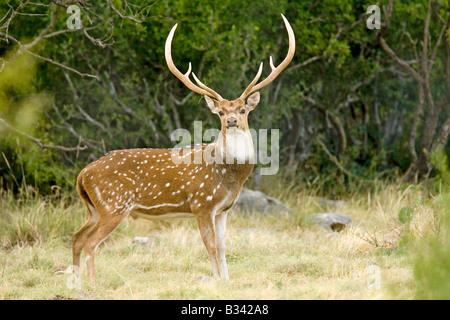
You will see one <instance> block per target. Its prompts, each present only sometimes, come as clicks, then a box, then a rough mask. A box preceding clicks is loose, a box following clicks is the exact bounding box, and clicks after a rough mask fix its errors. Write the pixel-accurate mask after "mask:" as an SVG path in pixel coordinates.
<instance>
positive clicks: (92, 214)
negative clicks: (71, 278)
mask: <svg viewBox="0 0 450 320" xmlns="http://www.w3.org/2000/svg"><path fill="white" fill-rule="evenodd" d="M86 207H87V210H88V212H89V218H88V220H87V221H86V223H85V224H84V225H83V226H82V227H81V228H80V230H78V232H77V233H75V234H74V235H73V237H72V259H73V265H74V266H77V267H80V255H81V251H82V250H83V247H84V245H85V243H86V241H87V237H86V235H87V233H89V230H90V229H91V228H92V227H93V226H94V225H95V223H96V222H97V219H98V215H97V211H96V210H95V209H94V207H92V206H90V205H88V204H86Z"/></svg>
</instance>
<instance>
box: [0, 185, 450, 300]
mask: <svg viewBox="0 0 450 320" xmlns="http://www.w3.org/2000/svg"><path fill="white" fill-rule="evenodd" d="M271 190H272V192H271V195H272V196H276V197H279V198H280V199H281V200H283V201H285V202H286V203H288V204H289V205H290V207H291V208H294V209H295V211H296V213H292V214H290V215H276V214H273V215H267V216H264V215H261V214H258V213H256V212H255V213H250V214H246V215H242V214H239V213H237V212H234V213H232V214H231V215H230V216H229V218H228V224H227V259H228V267H229V273H230V281H228V282H225V281H214V280H208V278H207V277H210V276H211V266H210V263H209V260H208V258H207V253H206V249H205V248H204V246H203V243H202V241H201V238H200V235H199V232H198V230H197V229H198V228H197V225H196V222H195V220H194V219H176V220H175V219H174V220H166V221H146V220H142V219H137V220H133V219H131V218H130V219H128V220H126V222H125V223H123V224H122V225H121V226H120V227H119V228H118V229H117V230H116V231H115V232H114V233H113V234H112V235H111V236H110V237H109V238H108V239H107V240H106V241H105V242H104V243H103V244H102V245H101V246H100V247H99V248H98V250H97V254H96V269H97V276H98V281H97V283H90V282H89V281H87V279H86V271H85V268H84V265H82V279H81V280H82V281H81V289H80V290H78V289H73V288H72V286H70V280H71V278H70V274H67V273H64V272H62V271H64V270H66V269H67V268H68V267H69V266H70V265H71V246H70V237H71V236H72V234H73V233H74V232H76V230H77V229H78V228H79V227H80V226H81V225H82V224H83V222H84V220H85V218H86V213H85V208H84V206H82V205H81V204H80V202H79V201H78V200H75V199H76V198H72V197H71V196H66V197H61V196H60V195H54V196H52V197H50V198H43V197H41V196H39V195H38V194H36V193H35V192H34V191H32V190H31V191H30V190H25V191H23V193H22V195H20V196H18V197H15V196H13V195H12V194H11V193H8V192H4V191H3V192H2V194H1V196H0V201H1V209H2V211H1V213H0V298H1V299H52V298H63V299H414V298H418V299H422V298H425V299H426V298H438V299H440V298H444V299H448V298H449V291H448V290H447V289H448V287H445V283H447V282H448V281H447V282H446V281H445V279H446V277H447V275H448V271H449V266H448V261H450V259H449V255H450V252H449V251H448V248H449V246H448V245H449V244H450V242H449V241H448V240H449V239H448V235H447V230H448V228H447V226H448V225H447V224H446V223H447V222H446V218H445V213H446V212H450V201H449V193H441V194H439V195H436V196H434V197H431V196H430V195H429V194H427V193H425V192H424V190H423V189H421V188H420V187H407V188H405V187H403V186H399V185H383V186H379V187H378V188H376V190H375V191H371V192H368V193H366V194H361V193H354V194H350V195H349V196H348V198H347V199H344V200H346V204H345V206H344V207H341V208H339V212H340V213H344V214H349V215H351V216H353V217H354V220H355V223H354V225H353V226H352V227H351V228H347V229H345V230H344V231H343V232H341V233H330V232H328V231H326V230H323V229H321V228H319V227H316V226H314V225H310V224H306V223H304V222H303V221H304V220H303V217H304V216H305V215H306V214H309V213H313V212H320V211H322V212H324V211H325V210H326V208H322V207H321V206H320V204H319V203H318V202H317V200H316V198H315V197H314V196H315V194H312V193H311V192H306V191H302V190H294V189H293V188H291V190H290V192H288V191H287V190H286V189H285V188H283V187H282V185H281V184H280V186H279V187H278V188H277V187H275V184H271ZM404 208H409V209H407V210H406V211H407V212H408V213H409V215H408V217H409V218H408V219H407V220H408V221H406V222H405V219H403V218H402V219H399V213H400V212H405V209H404ZM402 221H403V222H402ZM135 236H148V237H150V243H149V244H147V245H141V244H137V243H133V242H132V239H133V238H134V237H135ZM424 248H427V250H423V249H424ZM446 261H447V262H446ZM373 272H378V275H377V276H378V286H376V287H375V288H371V287H370V286H369V284H370V279H371V278H370V277H371V274H372V273H373ZM447 280H448V279H447ZM443 286H444V287H443ZM447 286H448V285H447Z"/></svg>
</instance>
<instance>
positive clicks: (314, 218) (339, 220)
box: [304, 213, 353, 232]
mask: <svg viewBox="0 0 450 320" xmlns="http://www.w3.org/2000/svg"><path fill="white" fill-rule="evenodd" d="M304 220H305V221H306V222H307V223H312V224H316V225H319V226H321V227H323V228H325V229H327V230H331V231H335V232H340V231H342V230H343V229H344V228H345V227H346V226H348V225H351V223H352V221H353V217H351V216H349V215H345V214H340V213H314V214H309V215H307V216H305V218H304Z"/></svg>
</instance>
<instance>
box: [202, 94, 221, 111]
mask: <svg viewBox="0 0 450 320" xmlns="http://www.w3.org/2000/svg"><path fill="white" fill-rule="evenodd" d="M204 97H205V100H206V104H207V105H208V108H209V109H210V110H211V112H212V113H216V114H217V113H219V108H217V106H216V102H217V101H216V100H213V99H211V98H210V97H208V96H204Z"/></svg>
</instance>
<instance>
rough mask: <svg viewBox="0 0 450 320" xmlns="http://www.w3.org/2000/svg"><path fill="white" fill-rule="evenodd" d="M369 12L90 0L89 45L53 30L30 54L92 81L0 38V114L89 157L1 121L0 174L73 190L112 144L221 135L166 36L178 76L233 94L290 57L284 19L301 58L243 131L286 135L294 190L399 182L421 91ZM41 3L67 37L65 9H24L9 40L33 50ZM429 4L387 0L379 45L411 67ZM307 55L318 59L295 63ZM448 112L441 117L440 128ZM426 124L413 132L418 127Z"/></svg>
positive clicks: (343, 6)
mask: <svg viewBox="0 0 450 320" xmlns="http://www.w3.org/2000/svg"><path fill="white" fill-rule="evenodd" d="M9 3H10V5H11V6H13V7H14V6H17V5H18V4H19V3H18V2H17V3H16V2H14V1H10V2H9ZM113 3H114V5H115V7H116V8H117V9H118V10H120V11H121V12H124V13H126V14H131V11H130V10H131V9H132V8H131V7H129V8H126V7H125V6H124V3H123V2H122V1H114V2H113ZM149 4H150V3H149ZM385 4H386V1H383V2H382V3H381V5H385ZM439 4H440V5H441V7H439V9H438V10H439V13H440V14H441V15H442V16H445V14H446V11H445V8H446V7H445V5H447V6H448V1H447V2H446V1H440V2H439ZM366 7H367V3H366V2H364V1H361V0H352V1H344V0H324V1H294V2H293V1H285V0H262V1H257V2H255V1H236V0H226V1H218V0H214V1H189V0H170V1H159V2H155V3H152V4H151V5H150V7H149V8H148V9H147V10H148V17H147V19H143V20H144V21H143V22H142V23H136V22H134V21H132V20H130V19H123V18H121V17H120V16H118V15H117V14H116V12H114V10H112V9H111V8H110V7H109V6H108V5H107V3H106V2H105V1H98V2H90V5H89V10H90V11H82V14H81V19H82V23H83V25H84V26H88V28H90V29H89V30H88V31H87V32H88V34H89V36H90V38H88V37H87V36H86V34H85V33H84V32H83V31H81V30H78V31H74V32H66V33H61V34H59V35H57V36H54V37H49V38H46V39H43V40H42V41H41V42H40V43H39V45H37V46H36V47H33V48H32V51H33V52H35V53H37V54H39V55H41V56H43V57H46V58H48V59H51V60H52V61H55V62H58V63H61V64H63V65H65V66H68V67H71V68H74V69H76V70H77V71H79V72H81V73H86V74H87V73H89V74H92V75H95V76H97V77H99V79H100V80H99V81H97V80H95V79H93V78H90V77H80V76H79V75H78V74H76V73H74V72H71V71H69V70H68V69H65V68H60V67H58V66H56V65H55V64H52V63H49V62H48V61H44V60H42V59H35V58H32V56H31V55H29V54H26V53H24V52H22V53H19V52H18V51H17V49H18V47H17V44H15V43H14V41H9V43H5V42H2V43H0V56H1V58H2V59H3V60H1V61H7V63H6V64H5V65H4V67H3V69H2V71H1V72H0V117H2V118H5V119H6V120H8V121H9V123H11V124H12V125H13V126H14V127H15V128H17V129H18V130H21V131H23V132H25V133H27V134H30V135H33V136H35V137H36V138H38V139H40V140H41V141H42V142H43V143H45V144H53V145H64V146H75V145H76V144H77V143H78V141H79V138H80V137H82V138H83V139H84V140H85V141H86V143H87V144H88V146H89V149H88V150H87V151H83V152H79V153H76V152H74V153H64V152H58V151H49V150H47V151H45V152H44V153H42V152H41V151H40V149H39V148H38V147H37V146H36V145H34V144H33V142H31V141H29V140H27V139H26V138H24V137H23V136H20V135H17V134H15V133H11V132H10V133H8V134H7V133H6V131H5V129H4V128H2V127H1V126H0V152H2V153H3V154H4V155H5V157H3V156H2V158H0V177H2V179H3V181H4V182H3V183H4V185H5V186H7V187H8V188H16V189H15V190H18V185H21V184H22V182H23V181H26V183H27V184H31V185H33V186H34V187H36V188H39V189H40V190H41V191H42V192H44V193H48V192H50V190H51V187H52V186H53V185H58V186H61V187H63V188H69V189H70V188H73V183H74V181H75V177H76V173H77V172H78V171H79V169H80V168H82V167H83V166H84V165H86V164H87V163H89V162H90V161H92V160H93V159H96V158H98V157H100V156H102V155H103V154H104V153H106V152H108V151H110V150H113V149H121V148H140V147H172V146H173V145H174V144H175V142H174V141H171V140H170V133H171V132H172V131H173V130H174V129H176V128H179V127H182V128H186V129H189V130H191V129H192V125H193V121H195V120H202V121H204V123H203V127H204V128H211V127H217V126H218V125H219V122H218V119H217V118H216V117H215V115H212V114H211V113H210V112H209V110H208V108H206V107H205V103H204V101H202V99H201V98H200V97H199V96H198V95H191V96H187V95H188V94H189V90H188V89H187V88H185V87H184V85H183V84H182V83H181V82H180V81H179V80H178V79H176V78H175V77H174V76H173V75H172V74H171V73H170V71H168V70H167V67H166V63H165V60H164V42H165V39H166V36H167V35H168V33H169V31H170V29H171V28H172V26H173V25H174V24H175V23H178V28H177V31H176V34H175V37H174V41H173V58H174V62H175V64H176V65H177V66H178V67H179V69H180V70H181V71H182V72H185V71H186V70H187V68H188V63H189V62H191V63H192V67H193V72H194V73H195V74H196V75H197V76H199V78H200V79H201V80H202V81H203V82H204V83H206V84H207V85H209V86H211V87H212V88H214V89H215V90H216V91H218V92H220V94H221V95H222V96H223V97H225V98H228V99H234V98H236V97H237V96H239V95H240V93H241V92H242V91H243V90H244V89H245V87H246V86H247V85H248V83H249V82H250V81H251V80H252V79H253V77H254V75H255V73H256V71H257V68H258V65H259V63H260V62H261V61H263V62H264V70H263V76H262V78H264V77H265V76H267V75H268V74H269V72H270V68H269V64H268V58H269V56H272V57H273V58H274V62H275V64H278V63H279V62H280V61H281V59H283V58H284V56H285V54H286V50H287V37H286V33H285V30H284V26H283V23H282V20H281V18H280V13H283V14H285V16H286V17H287V18H288V19H289V21H290V23H291V25H292V27H293V29H294V31H295V35H296V43H297V49H296V54H295V57H294V60H293V61H292V62H291V64H290V66H289V67H288V68H287V69H286V70H285V71H284V72H283V73H282V74H281V75H280V76H279V77H278V78H277V80H276V81H275V82H274V83H272V84H271V85H269V86H267V87H266V88H264V89H262V90H261V96H262V100H261V102H260V104H259V105H258V108H257V109H256V110H254V112H252V113H251V115H250V117H249V124H250V127H252V128H254V129H256V130H258V129H261V128H276V129H280V133H281V141H280V144H281V145H280V149H281V155H280V158H281V159H280V160H281V164H282V166H283V167H284V166H287V170H294V171H296V172H294V174H293V175H291V178H292V177H295V178H294V179H296V180H297V182H301V183H304V182H307V181H313V180H314V179H316V178H317V177H319V178H320V179H322V180H323V181H325V183H324V184H323V185H322V187H323V190H324V192H330V193H332V194H335V195H338V194H345V192H346V190H347V189H348V188H352V187H360V186H361V185H362V184H361V181H363V185H367V184H370V183H371V181H375V180H377V179H380V178H383V179H386V178H387V179H394V178H396V177H397V176H398V175H399V174H400V173H401V172H403V171H405V170H406V169H407V168H408V166H409V164H410V161H411V159H410V157H409V140H408V139H409V134H410V132H411V128H412V123H413V117H414V111H415V110H416V106H417V101H418V93H417V84H416V83H415V82H414V81H413V80H412V79H411V78H409V77H407V76H406V77H405V76H403V75H401V76H399V74H398V72H397V73H395V72H392V69H393V68H392V60H391V59H389V57H387V55H386V53H385V52H384V51H383V50H382V49H381V48H380V46H379V45H378V43H377V39H376V34H377V31H376V30H368V29H367V28H366V26H365V20H364V17H363V16H362V14H363V13H364V12H365V11H366ZM49 8H53V10H54V14H55V17H56V18H55V23H54V29H52V31H54V30H59V31H65V30H66V28H67V27H66V19H67V18H68V14H67V13H66V12H65V11H64V10H63V8H59V7H58V8H57V7H56V6H55V5H54V4H52V5H50V7H45V6H35V5H30V6H29V7H28V6H27V12H28V13H32V14H35V16H27V15H18V16H16V17H15V18H14V19H13V20H12V22H11V25H10V26H9V30H8V32H9V34H10V35H12V36H14V37H15V38H16V39H18V40H19V41H21V42H22V43H24V44H26V43H30V41H32V40H33V39H35V38H36V37H37V36H38V35H39V34H40V32H42V31H43V30H44V29H45V27H46V26H47V25H48V23H49V21H50V18H51V17H50V15H49V14H48V10H49ZM426 9H427V1H425V0H420V1H414V2H413V3H406V2H403V3H402V2H401V1H394V13H395V14H394V16H393V17H392V19H391V25H390V29H389V32H388V33H387V35H386V41H387V42H388V43H389V44H390V45H391V46H392V48H393V49H394V50H395V51H396V52H397V53H398V55H399V56H401V57H402V58H403V59H405V60H408V61H409V60H413V59H415V56H414V50H412V49H411V46H412V44H411V41H410V39H409V36H410V37H411V39H413V40H414V39H419V40H420V39H422V38H423V21H424V16H425V14H426ZM8 10H10V6H8V5H7V4H5V3H2V4H0V15H1V16H2V17H3V16H4V15H5V14H7V12H8ZM92 12H95V13H97V14H98V16H97V15H93V14H92ZM45 14H47V15H45ZM112 26H113V27H112ZM439 33H440V25H439V23H437V20H436V19H434V20H433V21H432V23H431V25H430V34H431V38H432V39H437V37H438V35H439ZM407 35H408V36H407ZM449 36H450V35H449ZM92 39H97V40H99V41H101V42H102V43H104V44H106V46H104V47H102V46H99V45H98V41H97V42H96V41H93V40H92ZM433 43H434V40H433ZM436 54H437V56H436V60H435V65H434V67H433V73H432V74H431V79H432V84H433V88H432V90H433V94H436V95H437V97H442V96H443V95H444V94H445V92H446V91H445V85H444V81H442V78H441V75H442V74H443V70H444V64H443V63H442V56H443V54H444V50H437V52H436ZM311 58H316V60H314V61H313V62H311V63H309V64H306V65H304V66H301V65H302V63H304V62H305V61H308V59H311ZM305 97H308V98H310V99H314V101H316V102H317V105H316V106H314V105H312V104H311V103H309V102H308V101H306V100H305ZM180 102H182V103H181V104H180ZM318 106H320V108H319V107H318ZM329 115H333V116H334V117H336V118H337V119H338V120H339V121H340V123H341V125H342V128H338V127H337V125H336V124H335V123H333V122H332V121H330V117H329ZM445 116H448V112H447V113H444V114H443V116H442V117H441V119H440V120H439V123H441V122H442V121H443V120H445V119H443V117H445ZM420 128H421V124H419V131H418V132H419V133H420ZM340 129H342V132H344V138H342V137H341V136H340V135H339V130H340ZM319 135H320V137H323V141H324V144H325V146H326V147H327V148H328V150H329V153H330V154H332V155H333V156H335V157H336V159H338V160H339V162H340V164H341V165H342V168H343V169H345V171H346V172H347V173H350V174H344V173H343V171H342V169H341V168H339V167H338V166H337V165H336V163H335V162H333V161H330V160H331V159H330V156H329V154H327V153H326V152H325V151H324V150H323V148H322V147H321V146H319V145H318V144H317V143H315V142H314V141H315V139H316V137H317V136H319ZM342 139H345V141H342ZM417 140H418V141H420V137H418V138H417ZM344 142H345V145H344ZM341 152H342V154H340V153H341ZM440 157H441V158H439V159H435V160H433V161H437V163H439V165H435V168H436V169H435V170H434V171H433V174H436V177H437V178H438V180H439V179H440V180H442V181H443V180H445V179H447V180H448V177H447V174H445V173H444V172H446V171H445V170H446V169H440V168H445V167H444V165H445V159H444V158H442V156H440ZM447 157H448V155H447ZM4 158H6V159H8V161H9V162H10V166H9V167H8V166H7V165H6V162H5V161H4ZM291 159H296V164H295V169H292V168H291V167H290V165H291V164H290V163H289V162H290V161H291ZM447 162H448V158H447ZM447 167H448V164H447ZM447 171H448V170H447ZM355 177H357V178H355ZM14 179H16V180H17V183H16V182H15V181H14ZM438 180H436V181H438Z"/></svg>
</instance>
